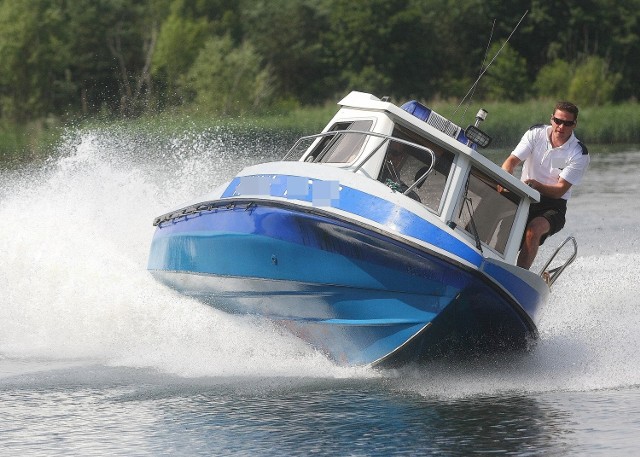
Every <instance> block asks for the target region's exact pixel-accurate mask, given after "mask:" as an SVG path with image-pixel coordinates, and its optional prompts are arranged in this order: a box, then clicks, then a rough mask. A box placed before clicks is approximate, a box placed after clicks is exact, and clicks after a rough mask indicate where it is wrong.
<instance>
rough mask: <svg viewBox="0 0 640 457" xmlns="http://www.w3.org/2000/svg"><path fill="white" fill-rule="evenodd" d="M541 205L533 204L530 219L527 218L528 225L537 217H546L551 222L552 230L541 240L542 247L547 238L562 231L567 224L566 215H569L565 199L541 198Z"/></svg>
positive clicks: (530, 209)
mask: <svg viewBox="0 0 640 457" xmlns="http://www.w3.org/2000/svg"><path fill="white" fill-rule="evenodd" d="M540 198H541V199H540V202H539V203H533V204H532V205H531V206H530V207H529V217H528V218H527V225H528V224H529V222H531V220H532V219H534V218H536V217H544V218H545V219H546V220H547V221H549V225H550V226H551V230H549V233H547V234H546V235H543V236H542V238H541V239H540V245H541V246H542V243H544V241H545V240H546V239H547V237H549V236H551V235H553V234H555V233H558V232H559V231H560V230H562V227H564V224H565V221H566V220H565V215H566V214H567V201H566V200H565V199H564V198H549V197H543V196H542V195H541V196H540Z"/></svg>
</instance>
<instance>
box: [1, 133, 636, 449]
mask: <svg viewBox="0 0 640 457" xmlns="http://www.w3.org/2000/svg"><path fill="white" fill-rule="evenodd" d="M289 140H290V138H284V137H282V138H280V137H278V136H271V137H269V138H259V137H258V138H255V137H253V138H252V137H251V136H243V137H238V136H236V135H234V134H232V133H230V132H228V131H224V130H219V129H211V130H209V131H205V132H190V131H186V132H184V134H182V135H180V136H178V137H175V138H172V139H169V140H167V139H156V138H153V137H149V136H143V135H142V134H137V133H135V132H131V131H128V132H117V131H110V132H106V131H103V132H94V133H83V134H79V133H74V132H69V134H68V135H67V136H66V138H65V139H64V141H63V142H62V143H61V144H60V145H59V146H58V147H57V148H56V150H55V151H52V154H51V157H50V158H49V159H47V160H45V161H41V162H38V163H31V164H28V165H26V166H15V167H12V168H11V169H7V168H6V167H5V168H4V169H0V221H1V223H0V291H1V292H0V455H43V456H56V455H83V456H90V455H126V456H134V455H237V456H244V455H252V456H276V455H277V456H281V455H305V456H306V455H310V454H315V455H345V456H346V455H349V456H364V455H379V456H386V455H474V454H475V455H518V456H531V455H545V456H547V455H560V456H564V455H569V456H582V455H602V456H611V455H621V456H626V455H637V452H638V448H639V447H640V433H639V432H640V356H639V355H638V348H639V347H640V330H639V328H640V280H639V278H640V272H639V268H638V260H639V258H640V235H639V234H640V230H639V229H638V225H639V224H640V199H639V198H638V195H640V174H639V173H638V170H640V151H638V148H628V149H627V150H621V151H617V152H605V151H598V150H597V149H598V148H592V149H593V150H592V165H591V168H590V170H589V173H588V175H587V178H586V180H585V182H584V183H583V185H582V186H580V187H579V188H577V191H576V192H574V198H573V199H572V200H571V202H570V204H569V214H568V215H569V218H568V222H567V226H566V228H565V229H564V230H563V231H562V233H561V234H558V235H556V236H554V237H552V238H551V239H549V241H548V242H547V244H546V245H545V246H543V248H542V250H541V253H540V255H539V259H545V258H547V257H548V256H549V255H550V252H551V249H552V248H553V247H555V246H557V245H558V244H559V243H560V242H561V241H562V240H563V239H564V237H565V236H567V235H569V234H572V235H574V236H575V237H576V238H577V239H578V243H579V257H578V259H577V260H576V262H575V263H574V264H573V265H572V266H571V267H570V268H569V269H568V270H567V271H566V272H565V274H564V275H563V276H562V277H561V278H560V279H559V280H558V282H557V283H556V284H555V286H554V290H553V293H552V295H551V297H550V300H549V303H548V305H547V307H546V309H545V312H544V315H543V318H542V321H541V323H540V326H539V330H540V335H541V338H540V341H539V344H538V345H537V346H536V348H535V349H534V350H533V351H532V352H531V353H529V354H520V355H511V356H500V357H497V356H493V357H486V358H484V359H478V360H473V361H466V362H459V361H458V362H457V361H454V360H441V361H438V362H434V363H432V364H429V365H427V366H423V367H407V368H404V369H401V370H395V371H375V370H371V369H363V368H360V369H347V368H341V367H337V366H335V365H333V364H332V363H331V362H330V361H328V360H327V359H325V358H324V357H323V356H322V355H321V354H319V353H317V352H315V351H314V350H313V349H311V348H310V347H308V346H307V345H305V344H303V343H302V342H300V341H299V340H297V339H296V338H294V337H292V336H291V335H288V334H287V333H285V332H284V331H282V330H280V329H278V328H276V327H274V326H272V325H270V324H269V323H266V322H262V321H259V320H256V319H254V318H250V317H239V316H230V315H227V314H225V313H223V312H220V311H218V310H215V309H212V308H209V307H206V306H204V305H201V304H199V303H198V302H195V301H193V300H190V299H187V298H185V297H182V296H179V295H177V294H176V293H174V292H172V291H170V290H168V289H166V288H164V287H162V286H161V285H159V284H157V283H156V282H154V281H153V280H152V279H151V277H150V276H149V274H148V273H147V272H146V270H145V268H146V260H147V251H148V247H149V243H150V240H151V237H152V234H153V227H152V224H151V222H152V220H153V218H154V217H155V216H157V215H159V214H162V213H164V212H166V210H168V209H171V208H173V207H176V206H178V205H180V204H181V203H182V202H184V201H186V200H188V199H190V198H191V197H192V196H196V195H199V194H202V193H205V192H206V191H208V190H209V189H211V188H212V187H213V186H215V185H217V184H219V183H222V182H223V181H224V180H226V179H227V178H229V177H230V176H232V175H233V174H234V173H235V172H237V171H238V170H239V169H241V168H242V167H243V166H245V165H248V164H251V163H254V162H256V161H263V160H266V159H271V158H278V157H280V156H282V155H283V154H282V149H281V148H280V147H279V145H280V143H289ZM504 154H506V151H503V152H501V153H494V154H493V156H494V160H496V161H499V160H501V159H502V157H503V156H504Z"/></svg>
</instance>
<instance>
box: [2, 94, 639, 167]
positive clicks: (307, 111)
mask: <svg viewBox="0 0 640 457" xmlns="http://www.w3.org/2000/svg"><path fill="white" fill-rule="evenodd" d="M427 104H428V105H429V106H430V107H432V108H433V109H434V110H436V111H437V112H438V113H440V114H442V115H444V116H446V117H448V118H450V119H451V120H452V121H454V122H456V123H457V124H459V125H461V126H462V127H466V126H467V125H468V124H470V123H472V122H473V120H474V117H475V113H476V112H477V111H478V109H479V108H481V107H482V108H484V109H486V110H487V111H488V112H489V116H488V118H487V120H486V121H485V122H484V123H483V125H482V128H483V129H484V130H485V131H487V133H489V134H490V135H491V136H492V137H493V144H492V147H493V148H505V149H508V148H510V147H513V146H514V145H515V144H516V143H517V142H518V141H519V139H520V137H521V136H522V134H523V133H524V131H525V130H526V129H527V128H528V127H530V126H531V125H534V124H539V123H546V122H549V118H550V117H551V112H552V110H553V105H554V102H553V101H549V100H536V101H529V102H525V103H519V104H515V103H483V104H481V103H478V102H474V103H473V104H471V105H470V106H468V107H466V106H463V107H460V108H459V109H456V107H457V105H456V104H450V103H445V102H441V101H438V102H432V103H427ZM336 110H337V105H335V104H328V105H326V106H322V107H307V108H300V109H295V110H291V111H289V112H287V113H284V114H274V115H268V116H243V117H240V118H214V117H211V116H204V115H200V114H198V113H191V114H185V113H179V114H168V113H164V114H158V115H147V116H143V117H141V118H138V119H135V120H117V121H104V120H97V119H94V120H89V121H84V122H82V123H78V124H77V125H74V126H72V127H71V128H91V127H101V128H116V129H125V130H129V131H132V130H133V131H141V132H143V133H146V134H149V135H154V136H160V137H162V136H168V137H173V136H176V135H180V134H182V133H184V132H185V131H191V132H194V131H196V132H197V131H204V130H208V129H211V128H226V129H228V130H229V131H233V132H238V134H242V133H243V132H252V133H255V132H256V131H258V132H260V131H264V132H271V133H273V132H289V134H291V135H300V134H311V133H315V132H318V131H319V130H320V129H321V128H322V127H324V126H325V124H326V123H327V122H328V120H329V119H330V118H331V117H332V116H333V114H334V113H335V112H336ZM66 128H69V126H65V125H62V124H60V123H57V122H55V121H53V120H50V119H49V120H42V121H35V122H30V123H28V124H25V125H15V124H9V123H0V161H2V162H5V161H7V160H29V159H31V158H36V157H42V156H43V155H46V154H48V153H49V152H50V151H51V148H52V146H53V145H54V144H55V143H56V142H57V141H58V140H59V139H60V137H61V135H62V134H63V133H64V131H65V129H66ZM576 135H577V136H578V137H579V138H580V139H581V140H582V141H584V142H585V143H586V144H587V145H612V144H626V145H640V105H639V104H638V103H625V104H618V105H609V106H600V107H586V108H583V109H582V110H581V111H580V116H579V123H578V128H577V130H576Z"/></svg>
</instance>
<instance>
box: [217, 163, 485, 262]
mask: <svg viewBox="0 0 640 457" xmlns="http://www.w3.org/2000/svg"><path fill="white" fill-rule="evenodd" d="M251 179H254V180H256V181H258V182H259V185H258V184H252V185H247V180H251ZM301 180H302V183H303V184H306V191H305V189H304V188H302V189H301V187H302V184H301ZM309 181H312V184H308V182H309ZM292 183H293V184H292ZM334 184H335V186H338V183H337V182H334V181H322V180H317V179H314V180H310V178H301V177H299V176H288V175H276V176H268V177H266V176H248V177H246V176H245V177H240V178H237V177H236V178H235V179H234V180H233V181H231V183H230V184H229V186H228V187H227V189H226V190H225V191H224V193H223V195H222V198H228V197H242V196H247V197H251V196H253V197H256V196H263V197H264V196H269V197H280V198H287V199H290V200H293V201H304V202H309V203H313V204H316V203H321V204H323V205H325V206H331V207H333V208H336V209H339V210H342V211H345V212H348V213H351V214H355V215H357V216H360V217H362V218H365V219H369V220H371V221H373V222H375V223H378V224H380V225H382V226H385V227H386V226H388V225H389V224H393V226H394V228H395V229H396V230H397V231H399V232H400V233H402V234H404V235H407V236H411V237H413V238H416V239H419V240H422V241H424V242H426V243H429V244H431V245H433V246H438V247H440V248H441V249H443V250H445V251H447V252H449V253H451V254H453V255H455V256H458V257H460V258H461V259H464V260H466V261H467V262H469V263H471V264H472V265H476V266H477V267H479V266H480V264H481V262H482V256H481V255H480V254H479V253H478V252H477V251H475V250H474V249H473V248H471V247H470V246H468V245H466V244H465V243H463V242H462V241H460V240H458V239H457V238H455V237H453V236H451V234H449V233H447V232H446V231H444V230H442V229H440V228H438V227H436V226H434V225H433V224H430V223H429V222H427V221H425V220H424V219H422V218H421V217H419V216H417V215H416V214H414V213H412V212H411V211H408V210H406V209H404V208H402V207H399V206H398V205H395V204H394V203H392V202H389V201H387V200H385V199H383V198H380V197H377V196H375V195H371V194H368V193H366V192H362V191H360V190H357V189H354V188H351V187H348V186H344V185H343V186H341V188H340V190H339V193H338V194H337V195H336V193H335V192H333V193H331V192H330V191H327V189H331V188H332V185H334ZM291 187H295V188H296V189H297V190H298V191H297V192H295V193H291V192H288V190H289V189H290V188H291ZM318 188H319V189H320V190H317V189H318ZM245 191H246V192H245ZM318 194H320V195H321V196H323V197H324V196H327V197H331V196H335V197H336V198H318V197H317V195H318Z"/></svg>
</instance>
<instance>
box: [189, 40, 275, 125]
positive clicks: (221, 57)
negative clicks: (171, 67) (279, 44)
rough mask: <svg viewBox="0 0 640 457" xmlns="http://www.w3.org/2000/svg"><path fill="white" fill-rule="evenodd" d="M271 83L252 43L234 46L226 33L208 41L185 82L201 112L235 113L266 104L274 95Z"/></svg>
mask: <svg viewBox="0 0 640 457" xmlns="http://www.w3.org/2000/svg"><path fill="white" fill-rule="evenodd" d="M269 82H270V81H269V73H268V71H267V70H265V69H261V67H260V58H259V56H258V55H257V54H256V53H255V51H254V49H253V47H252V46H251V44H249V43H248V42H244V43H243V44H242V45H240V46H239V47H234V45H233V41H232V40H231V38H230V37H228V36H225V37H223V38H210V39H209V40H207V42H206V43H205V45H204V48H203V49H202V51H200V54H199V55H198V57H197V58H196V61H195V62H194V64H193V66H192V67H191V69H190V70H189V73H188V74H187V76H186V78H184V81H183V85H184V87H185V88H188V89H189V90H191V91H192V92H193V99H194V102H195V104H196V106H197V108H198V109H199V110H200V111H202V112H209V113H220V114H226V115H235V114H242V113H244V112H247V111H248V110H249V109H252V108H257V107H260V106H264V105H266V104H267V102H268V101H269V99H270V97H271V87H270V84H269Z"/></svg>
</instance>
